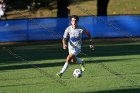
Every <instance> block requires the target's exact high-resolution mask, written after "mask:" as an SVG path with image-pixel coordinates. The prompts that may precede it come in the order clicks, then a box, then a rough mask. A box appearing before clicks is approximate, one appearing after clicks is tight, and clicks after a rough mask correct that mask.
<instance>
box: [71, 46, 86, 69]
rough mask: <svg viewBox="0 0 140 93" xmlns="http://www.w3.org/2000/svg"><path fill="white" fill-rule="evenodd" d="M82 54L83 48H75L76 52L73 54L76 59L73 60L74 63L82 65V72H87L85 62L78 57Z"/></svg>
mask: <svg viewBox="0 0 140 93" xmlns="http://www.w3.org/2000/svg"><path fill="white" fill-rule="evenodd" d="M80 52H81V48H75V51H74V53H73V54H74V55H75V57H74V58H73V62H75V63H78V64H80V66H81V70H82V71H85V65H84V64H85V62H84V61H83V60H81V59H80V58H78V57H77V55H78V54H80Z"/></svg>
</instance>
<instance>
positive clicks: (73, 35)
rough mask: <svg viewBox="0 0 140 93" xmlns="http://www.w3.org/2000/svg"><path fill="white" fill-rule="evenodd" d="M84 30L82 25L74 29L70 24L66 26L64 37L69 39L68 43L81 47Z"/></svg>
mask: <svg viewBox="0 0 140 93" xmlns="http://www.w3.org/2000/svg"><path fill="white" fill-rule="evenodd" d="M83 31H84V29H82V28H80V27H77V28H75V29H74V28H72V26H69V27H67V28H66V30H65V32H64V35H63V38H66V39H69V40H68V44H69V45H70V46H71V47H81V45H82V34H83Z"/></svg>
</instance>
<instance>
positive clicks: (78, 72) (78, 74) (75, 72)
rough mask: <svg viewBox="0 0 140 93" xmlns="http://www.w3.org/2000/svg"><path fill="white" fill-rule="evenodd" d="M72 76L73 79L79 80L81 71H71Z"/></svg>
mask: <svg viewBox="0 0 140 93" xmlns="http://www.w3.org/2000/svg"><path fill="white" fill-rule="evenodd" d="M73 76H74V77H75V78H80V77H82V71H81V70H80V69H75V70H74V71H73Z"/></svg>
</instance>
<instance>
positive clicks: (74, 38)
mask: <svg viewBox="0 0 140 93" xmlns="http://www.w3.org/2000/svg"><path fill="white" fill-rule="evenodd" d="M70 40H71V41H72V42H76V41H79V40H80V38H79V37H72V38H70Z"/></svg>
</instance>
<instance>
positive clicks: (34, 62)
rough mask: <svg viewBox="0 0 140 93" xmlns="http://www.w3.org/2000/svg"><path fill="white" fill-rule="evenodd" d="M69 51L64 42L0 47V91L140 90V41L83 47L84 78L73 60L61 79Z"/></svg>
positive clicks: (92, 92) (128, 92)
mask: <svg viewBox="0 0 140 93" xmlns="http://www.w3.org/2000/svg"><path fill="white" fill-rule="evenodd" d="M66 56H67V51H64V50H63V49H62V45H61V42H58V43H55V44H48V43H46V44H32V45H25V46H9V47H8V46H7V47H0V93H140V40H130V41H121V40H115V41H112V40H111V41H110V40H108V41H106V40H100V42H95V50H94V51H92V50H90V49H89V48H88V45H87V44H85V45H84V46H83V52H82V53H81V54H80V57H81V58H82V59H84V60H85V61H86V71H85V72H84V73H83V77H81V78H78V79H76V78H74V77H73V76H72V73H73V70H74V69H75V68H80V66H79V65H78V64H73V63H71V65H70V67H69V69H68V70H67V72H66V73H65V74H64V75H63V77H62V78H61V79H59V78H57V77H56V75H55V74H56V73H57V72H58V71H59V70H60V69H61V68H62V66H63V64H64V62H65V57H66Z"/></svg>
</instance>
